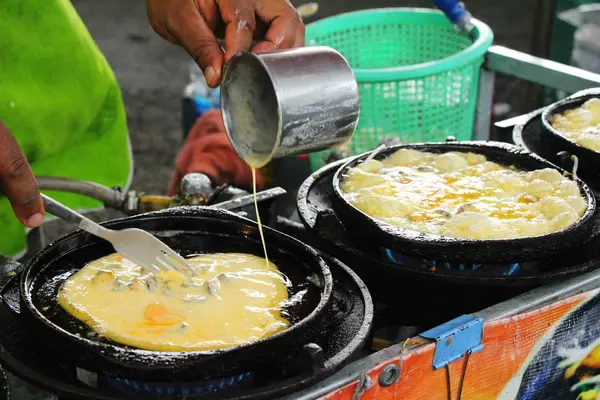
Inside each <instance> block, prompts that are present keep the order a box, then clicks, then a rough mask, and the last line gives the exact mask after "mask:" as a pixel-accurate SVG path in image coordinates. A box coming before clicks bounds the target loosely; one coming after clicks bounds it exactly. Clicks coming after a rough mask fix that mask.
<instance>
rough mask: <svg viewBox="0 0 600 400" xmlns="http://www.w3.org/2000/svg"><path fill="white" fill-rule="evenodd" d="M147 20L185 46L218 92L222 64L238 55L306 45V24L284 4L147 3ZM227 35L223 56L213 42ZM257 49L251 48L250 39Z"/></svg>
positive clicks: (261, 0) (219, 0)
mask: <svg viewBox="0 0 600 400" xmlns="http://www.w3.org/2000/svg"><path fill="white" fill-rule="evenodd" d="M146 5H147V8H148V19H149V20H150V24H151V25H152V27H153V28H154V30H155V31H156V32H157V33H158V34H159V35H161V36H162V37H163V38H165V39H166V40H168V41H170V42H172V43H175V44H179V45H181V46H183V47H184V48H185V49H186V51H187V52H188V53H189V54H190V55H191V56H192V58H193V59H194V60H195V61H196V63H198V65H199V66H200V68H202V70H203V71H204V76H205V77H206V82H207V83H208V85H209V86H210V87H216V86H218V85H219V82H220V81H221V69H222V67H223V64H224V63H226V62H228V61H229V59H230V58H231V57H232V56H233V55H234V54H236V53H237V52H239V51H241V50H250V49H251V50H252V51H254V52H266V51H273V50H277V49H286V48H292V47H301V46H303V45H304V24H303V23H302V20H301V19H300V16H299V15H298V13H297V12H296V9H295V8H294V6H292V4H291V3H290V2H289V1H288V0H146ZM223 32H224V34H225V48H226V51H225V53H223V50H222V49H221V46H220V45H219V43H218V42H217V36H220V35H219V34H220V33H223ZM253 38H256V39H258V40H259V43H258V44H256V45H255V46H254V47H252V39H253Z"/></svg>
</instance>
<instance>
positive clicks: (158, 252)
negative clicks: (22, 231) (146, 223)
mask: <svg viewBox="0 0 600 400" xmlns="http://www.w3.org/2000/svg"><path fill="white" fill-rule="evenodd" d="M42 198H43V200H44V206H45V207H46V210H47V211H48V212H50V213H51V214H53V215H54V216H56V217H58V218H60V219H62V220H64V221H66V222H70V223H72V224H75V225H77V226H78V227H79V228H81V229H83V230H84V231H87V232H89V233H91V234H92V235H94V236H98V237H101V238H102V239H104V240H107V241H108V242H110V244H112V245H113V247H114V248H115V250H116V251H117V252H119V253H120V254H121V255H122V256H123V257H125V258H127V259H128V260H130V261H133V262H134V263H136V264H138V265H139V266H141V267H142V268H146V269H148V270H149V271H152V272H154V273H157V272H160V271H161V270H162V271H166V270H175V271H179V272H181V273H182V274H184V275H186V276H187V277H192V276H198V273H197V272H196V271H195V270H194V269H193V268H192V267H191V266H190V265H189V264H188V263H187V262H186V261H185V259H184V258H183V257H181V256H180V255H179V254H177V253H176V252H175V251H174V250H173V249H171V248H170V247H169V246H167V245H166V244H164V243H163V242H162V241H160V240H159V239H157V238H156V237H154V236H153V235H151V234H150V233H148V232H146V231H144V230H141V229H137V228H131V229H123V230H119V231H114V230H111V229H107V228H105V227H103V226H101V225H99V224H97V223H95V222H94V221H92V220H90V219H88V218H86V217H84V216H83V215H81V214H79V213H77V212H76V211H73V210H71V209H70V208H68V207H67V206H65V205H64V204H61V203H59V202H58V201H56V200H54V199H52V198H50V197H48V196H46V195H45V194H42Z"/></svg>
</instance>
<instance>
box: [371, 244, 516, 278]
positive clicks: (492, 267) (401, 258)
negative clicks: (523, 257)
mask: <svg viewBox="0 0 600 400" xmlns="http://www.w3.org/2000/svg"><path fill="white" fill-rule="evenodd" d="M383 252H384V254H385V257H386V258H387V259H388V260H389V261H391V262H393V263H394V264H401V265H410V266H414V267H416V268H424V269H426V270H428V271H430V272H437V271H438V270H439V269H443V270H454V271H464V272H467V271H475V270H479V271H478V272H482V273H484V274H487V275H490V276H516V275H519V272H521V264H520V263H505V264H485V265H484V264H475V263H468V262H449V261H440V260H437V261H436V260H424V259H422V258H417V257H414V256H410V255H408V254H404V253H400V252H398V251H395V250H391V249H383Z"/></svg>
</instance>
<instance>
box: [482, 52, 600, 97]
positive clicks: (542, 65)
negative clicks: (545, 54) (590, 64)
mask: <svg viewBox="0 0 600 400" xmlns="http://www.w3.org/2000/svg"><path fill="white" fill-rule="evenodd" d="M485 68H487V69H489V70H491V71H495V72H500V73H502V74H506V75H509V76H513V77H515V78H518V79H521V80H525V81H528V82H533V83H536V84H538V85H542V86H545V87H549V88H552V89H558V90H564V91H565V92H568V93H575V92H578V91H580V90H584V89H589V88H592V87H598V86H600V75H598V74H594V73H592V72H588V71H585V70H583V69H580V68H575V67H571V66H568V65H564V64H560V63H557V62H554V61H550V60H545V59H543V58H540V57H535V56H532V55H529V54H527V53H522V52H520V51H516V50H511V49H508V48H506V47H502V46H492V47H490V48H489V50H488V52H487V55H486V61H485Z"/></svg>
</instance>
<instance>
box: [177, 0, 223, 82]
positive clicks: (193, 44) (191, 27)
mask: <svg viewBox="0 0 600 400" xmlns="http://www.w3.org/2000/svg"><path fill="white" fill-rule="evenodd" d="M171 13H173V14H172V15H170V16H169V21H170V22H169V25H168V28H167V29H168V32H169V33H170V34H171V35H172V36H173V37H174V38H176V39H177V41H178V42H179V43H180V44H181V45H182V46H183V48H184V49H185V50H186V51H187V52H188V53H189V54H190V56H192V58H193V59H194V60H195V61H196V63H197V64H198V65H199V66H200V68H202V70H203V71H204V76H205V78H206V83H207V84H208V85H209V86H210V87H216V86H217V85H218V84H219V82H220V81H221V68H222V66H223V51H222V50H221V46H219V43H218V42H217V38H216V37H215V35H214V34H213V32H212V30H211V29H210V27H209V26H208V24H207V23H206V21H205V20H204V18H203V16H202V15H201V13H200V9H199V8H198V7H196V3H194V2H181V5H180V7H177V8H174V11H171Z"/></svg>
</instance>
